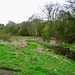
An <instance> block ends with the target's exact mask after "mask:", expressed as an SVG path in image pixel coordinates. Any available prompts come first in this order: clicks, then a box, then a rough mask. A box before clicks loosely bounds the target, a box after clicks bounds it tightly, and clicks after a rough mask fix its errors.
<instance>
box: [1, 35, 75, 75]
mask: <svg viewBox="0 0 75 75" xmlns="http://www.w3.org/2000/svg"><path fill="white" fill-rule="evenodd" d="M36 41H42V43H44V44H51V43H50V42H47V41H43V40H41V38H39V37H38V38H37V39H36V38H35V37H21V36H17V37H16V36H14V37H12V38H11V41H10V42H8V41H3V40H0V75H75V61H73V60H71V59H69V58H67V57H66V56H64V55H60V54H55V52H54V51H53V50H52V49H50V48H47V47H45V46H42V45H40V44H39V43H37V42H36ZM57 45H59V46H66V47H68V48H70V49H71V50H72V51H75V45H72V44H61V43H58V44H57Z"/></svg>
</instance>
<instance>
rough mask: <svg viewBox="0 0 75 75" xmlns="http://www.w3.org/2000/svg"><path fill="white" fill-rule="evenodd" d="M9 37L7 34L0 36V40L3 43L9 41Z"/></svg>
mask: <svg viewBox="0 0 75 75" xmlns="http://www.w3.org/2000/svg"><path fill="white" fill-rule="evenodd" d="M10 37H11V35H10V34H9V33H7V34H2V33H1V35H0V39H2V40H4V41H10Z"/></svg>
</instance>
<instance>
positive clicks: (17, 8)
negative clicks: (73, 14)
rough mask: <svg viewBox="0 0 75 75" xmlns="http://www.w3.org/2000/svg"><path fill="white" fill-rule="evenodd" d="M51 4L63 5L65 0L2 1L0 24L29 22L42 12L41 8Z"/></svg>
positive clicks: (0, 2)
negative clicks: (33, 16)
mask: <svg viewBox="0 0 75 75" xmlns="http://www.w3.org/2000/svg"><path fill="white" fill-rule="evenodd" d="M50 2H53V3H55V2H58V3H61V4H62V3H64V0H0V23H2V24H7V23H8V21H13V22H15V23H20V22H23V21H27V20H28V18H29V17H30V16H32V15H33V14H35V13H40V12H41V9H40V7H43V6H44V5H45V4H47V3H50Z"/></svg>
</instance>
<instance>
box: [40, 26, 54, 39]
mask: <svg viewBox="0 0 75 75" xmlns="http://www.w3.org/2000/svg"><path fill="white" fill-rule="evenodd" d="M41 35H42V37H43V38H44V39H46V40H50V38H51V37H52V35H53V30H52V28H51V27H50V26H49V25H46V26H45V27H44V28H43V29H42V33H41Z"/></svg>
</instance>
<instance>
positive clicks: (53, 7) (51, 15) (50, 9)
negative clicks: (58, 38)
mask: <svg viewBox="0 0 75 75" xmlns="http://www.w3.org/2000/svg"><path fill="white" fill-rule="evenodd" d="M41 10H42V12H43V13H44V14H45V15H46V17H44V18H45V19H47V20H48V21H49V22H51V21H53V22H55V19H57V14H58V11H59V4H58V3H56V4H53V3H50V4H46V5H45V7H44V9H42V8H41Z"/></svg>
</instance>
